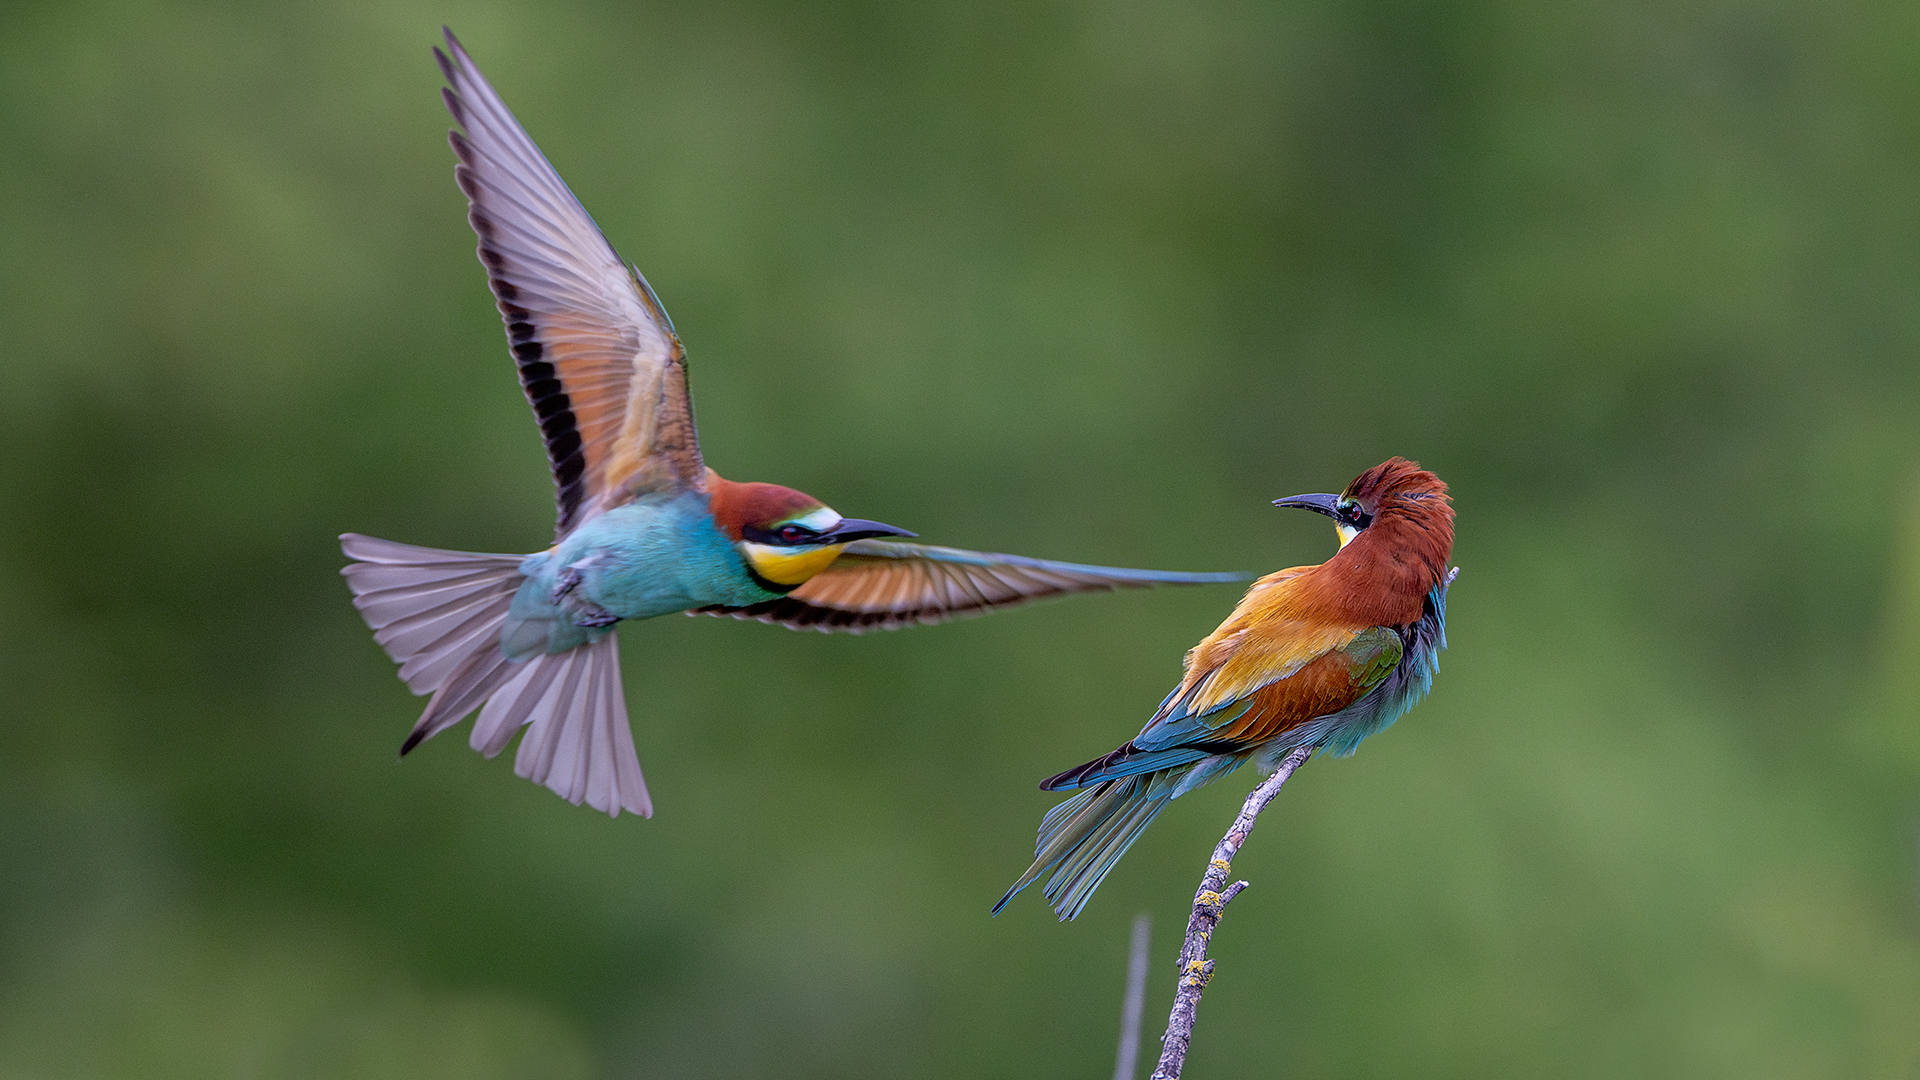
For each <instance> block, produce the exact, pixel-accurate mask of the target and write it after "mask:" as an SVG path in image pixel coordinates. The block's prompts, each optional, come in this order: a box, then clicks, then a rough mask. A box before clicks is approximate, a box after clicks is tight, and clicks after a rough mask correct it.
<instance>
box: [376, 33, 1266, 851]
mask: <svg viewBox="0 0 1920 1080" xmlns="http://www.w3.org/2000/svg"><path fill="white" fill-rule="evenodd" d="M446 39H447V48H448V52H446V53H443V52H441V51H440V50H439V49H435V50H434V55H435V56H436V57H437V58H438V59H439V61H440V67H441V70H442V71H444V72H445V73H446V77H447V81H448V83H450V84H451V89H446V90H443V91H442V96H443V97H444V98H445V99H446V104H447V108H448V109H449V110H450V111H451V112H452V113H453V117H454V120H455V121H456V122H457V123H458V124H459V125H460V127H461V128H463V129H465V133H464V134H462V133H461V132H460V131H454V132H450V133H449V139H450V141H451V142H452V144H453V152H454V154H455V155H456V156H457V157H458V158H459V165H458V166H457V167H456V168H455V170H454V175H455V177H456V179H457V180H458V181H459V184H460V190H461V191H463V192H465V193H466V196H467V200H468V213H467V220H468V221H469V222H471V223H472V225H473V231H474V232H475V233H477V234H479V237H480V248H479V255H480V261H481V263H482V264H483V265H484V266H485V267H486V270H487V277H488V279H489V281H490V282H491V284H492V287H493V294H494V296H495V298H496V299H497V300H498V302H499V307H500V315H501V318H502V319H503V320H504V321H505V323H506V329H507V339H508V343H509V347H510V350H511V352H512V354H513V358H514V361H515V363H516V364H517V366H518V368H519V373H520V385H521V388H522V389H523V390H525V391H526V395H527V401H528V402H529V403H530V404H531V405H532V406H533V411H534V414H535V416H536V417H537V418H538V420H539V423H540V432H541V435H542V436H543V438H544V440H545V442H546V449H547V457H548V459H549V464H550V465H551V468H552V471H553V480H554V485H555V487H556V489H557V496H558V501H559V521H558V523H557V525H556V526H555V529H554V542H553V546H552V547H550V548H548V549H547V550H545V551H541V552H536V553H535V554H532V555H478V554H472V553H469V552H461V551H439V550H435V549H432V548H422V547H414V546H412V545H409V544H400V543H395V542H393V541H391V540H379V539H375V538H373V537H370V536H359V535H356V534H353V533H348V534H346V535H345V536H342V537H341V538H340V540H341V548H342V549H343V550H344V551H345V552H346V554H347V557H348V558H350V559H353V560H355V561H354V562H353V563H351V564H350V565H348V566H347V568H346V569H345V570H343V571H341V572H342V573H343V574H345V575H346V578H347V584H348V585H349V586H350V587H351V588H352V589H353V593H354V601H353V602H354V606H355V607H357V608H359V609H360V613H361V615H362V616H363V617H364V618H365V619H366V621H367V624H368V625H369V626H371V627H372V628H373V631H374V639H375V640H376V641H378V642H379V643H380V644H381V645H382V646H383V647H384V648H385V649H386V651H387V654H388V655H389V656H391V657H392V658H393V659H394V661H395V662H396V663H398V664H399V665H400V678H401V679H403V680H404V681H405V682H406V684H407V685H408V686H409V687H410V688H412V690H413V692H414V693H416V694H423V695H424V694H431V695H433V697H432V699H431V700H430V701H429V702H428V703H427V707H426V711H425V712H423V713H422V714H421V716H420V720H419V722H418V723H417V724H415V725H414V728H413V732H412V733H411V734H410V735H408V736H407V739H406V742H405V743H404V744H403V745H402V746H401V748H400V752H401V753H402V754H405V753H406V752H407V751H409V750H412V749H413V748H414V747H415V746H417V745H419V743H420V741H421V740H423V739H426V738H429V737H431V736H433V735H434V734H436V733H437V732H440V731H442V730H445V729H446V728H448V727H451V726H452V725H454V724H456V723H458V722H460V720H461V719H463V718H465V717H466V716H467V715H468V714H469V713H471V712H473V711H474V710H475V709H479V710H480V718H479V720H478V721H476V722H475V723H474V726H473V735H472V739H471V742H472V745H473V748H474V749H475V750H478V751H480V752H481V753H483V754H485V755H487V756H488V757H492V756H494V755H495V754H498V753H499V752H500V751H501V750H502V749H503V748H505V746H506V745H507V743H508V742H509V741H510V740H511V739H512V737H513V733H514V732H515V731H517V730H519V729H520V728H521V727H522V726H523V725H530V727H529V728H528V732H527V735H526V737H525V738H523V739H521V740H520V749H519V751H518V753H517V754H516V756H515V759H514V771H515V772H517V773H519V774H520V775H521V776H524V777H527V778H528V779H530V780H533V781H534V782H536V783H540V784H544V785H546V786H547V787H549V788H552V789H553V790H554V791H555V792H558V793H559V794H560V795H561V796H562V797H563V798H566V799H567V800H569V801H571V802H573V803H574V804H575V805H578V804H579V803H581V802H585V803H587V804H588V805H589V806H592V807H593V808H595V809H597V810H601V811H604V812H606V813H608V814H611V815H614V816H618V815H619V813H620V811H621V810H628V811H631V812H633V813H636V814H641V815H643V816H650V815H651V814H652V812H653V806H652V802H651V801H650V800H649V798H648V796H647V787H646V782H645V781H644V780H643V779H642V778H641V775H640V761H639V758H638V757H637V756H636V755H635V753H634V749H633V733H632V731H631V730H630V729H629V728H628V726H627V711H626V702H625V697H624V694H623V692H622V690H621V686H620V654H619V648H618V645H617V643H616V641H615V635H614V629H613V628H614V624H616V623H618V622H619V621H620V620H622V619H647V618H652V617H654V616H656V615H665V614H669V613H671V612H676V611H684V612H687V613H689V614H696V613H707V614H713V615H731V616H733V617H735V618H739V619H757V620H759V621H761V622H765V623H780V624H783V625H785V626H789V627H792V628H794V629H813V630H819V631H822V632H832V631H843V632H847V633H855V634H857V633H860V632H861V631H863V630H867V629H874V628H893V627H900V626H908V625H912V624H914V623H936V622H941V621H943V620H945V619H950V618H956V617H960V616H966V615H974V614H980V613H983V612H987V611H991V610H995V609H998V608H1003V607H1010V606H1013V605H1015V604H1020V603H1024V602H1027V601H1030V600H1036V599H1040V598H1042V597H1048V596H1058V595H1062V594H1066V593H1077V592H1094V591H1105V590H1111V589H1117V588H1123V587H1129V586H1143V585H1152V584H1158V583H1175V584H1199V583H1205V582H1219V581H1240V580H1245V575H1241V574H1182V573H1169V572H1161V571H1155V570H1125V569H1117V568H1113V567H1106V566H1082V565H1079V564H1076V563H1063V562H1050V561H1046V560H1042V559H1028V558H1022V557H1020V556H1018V555H994V554H987V553H984V552H977V551H961V550H959V549H956V548H947V547H933V546H929V545H923V544H908V543H901V542H899V541H890V540H882V539H880V538H881V537H888V536H912V535H914V534H913V533H910V532H907V531H906V530H904V529H897V528H894V527H893V526H891V525H882V524H881V523H879V522H877V521H862V520H859V519H857V518H844V517H841V516H840V515H839V514H838V513H835V512H834V511H833V510H831V509H829V508H828V507H826V506H825V505H823V504H822V503H821V502H820V500H818V499H816V498H814V497H813V496H811V495H806V494H803V493H801V492H798V491H794V490H792V489H791V488H784V487H779V486H777V485H774V484H743V483H735V482H734V481H732V480H727V479H724V478H723V477H721V476H720V475H719V474H717V473H715V472H714V471H713V470H712V469H709V468H707V466H706V464H705V463H704V462H703V461H702V460H701V456H700V447H699V444H698V443H697V441H696V440H695V437H694V427H693V409H692V405H691V403H690V401H689V399H688V396H687V370H686V362H685V357H684V354H683V352H682V350H681V347H680V339H679V338H678V337H677V336H676V335H675V334H674V330H673V324H672V323H671V322H670V321H669V320H668V319H667V316H666V313H665V312H664V311H663V310H661V307H660V301H659V300H658V298H656V297H655V296H654V294H653V290H652V289H651V288H650V287H649V286H648V285H647V283H646V280H645V279H644V278H642V277H641V276H640V273H639V271H638V270H636V269H629V268H628V266H627V265H626V264H624V263H622V262H621V260H620V257H619V255H618V254H616V253H615V252H614V250H613V247H612V245H611V244H609V243H608V242H607V240H606V238H605V237H604V236H602V235H601V233H600V230H599V229H598V228H597V227H596V226H595V225H594V223H593V219H592V218H590V217H588V216H587V212H586V210H585V209H583V208H582V207H581V206H580V204H579V202H578V201H576V200H575V199H574V197H573V193H572V192H571V191H569V190H568V189H567V185H566V184H565V182H563V181H562V180H561V179H560V176H559V174H558V173H556V172H554V170H553V167H552V166H551V165H549V164H547V159H546V158H545V157H544V156H542V155H541V153H540V150H539V148H538V147H536V146H535V145H534V144H533V140H532V139H530V138H528V137H527V134H526V132H525V131H524V130H522V129H521V127H520V124H519V122H518V121H516V120H515V119H514V117H513V114H512V113H511V112H509V111H507V107H506V105H505V104H503V103H502V102H501V100H500V97H499V95H498V94H496V93H495V92H494V90H493V87H491V86H489V85H488V84H487V80H486V79H485V78H484V77H482V76H481V74H480V71H479V69H477V68H476V67H475V66H474V64H473V61H472V60H471V59H469V58H468V56H467V54H466V51H465V50H464V49H462V48H461V47H460V43H459V42H458V41H456V40H454V37H453V34H452V33H451V32H448V33H447V34H446ZM449 53H450V54H451V55H450V56H449Z"/></svg>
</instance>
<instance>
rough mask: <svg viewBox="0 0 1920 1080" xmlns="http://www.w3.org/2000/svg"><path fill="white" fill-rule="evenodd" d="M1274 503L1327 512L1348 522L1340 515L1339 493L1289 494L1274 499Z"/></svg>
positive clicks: (1336, 518) (1330, 515)
mask: <svg viewBox="0 0 1920 1080" xmlns="http://www.w3.org/2000/svg"><path fill="white" fill-rule="evenodd" d="M1273 505H1275V506H1292V507H1296V508H1298V509H1301V510H1311V511H1313V512H1314V513H1316V514H1325V515H1327V516H1328V517H1330V518H1332V519H1333V520H1335V521H1338V522H1341V523H1343V524H1344V523H1345V522H1346V519H1345V518H1344V517H1342V516H1341V515H1340V509H1339V507H1340V496H1338V495H1289V496H1287V497H1286V498H1284V499H1275V500H1273Z"/></svg>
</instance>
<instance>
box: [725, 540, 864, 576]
mask: <svg viewBox="0 0 1920 1080" xmlns="http://www.w3.org/2000/svg"><path fill="white" fill-rule="evenodd" d="M845 547H846V545H845V544H816V545H814V546H812V547H797V548H792V547H775V546H774V545H772V544H756V543H754V542H753V541H751V540H748V541H745V542H743V543H741V545H740V550H741V551H743V552H745V553H746V556H747V562H748V564H750V565H751V566H752V567H753V572H754V573H756V574H759V575H760V576H761V577H763V578H766V579H767V580H768V581H771V582H773V583H774V584H775V585H804V584H806V583H807V581H808V579H810V578H812V577H813V575H815V574H817V573H819V572H820V571H822V570H825V569H826V568H827V567H829V566H832V565H833V560H835V559H837V558H839V557H840V551H841V549H843V548H845Z"/></svg>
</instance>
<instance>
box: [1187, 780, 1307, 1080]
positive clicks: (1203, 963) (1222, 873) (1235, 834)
mask: <svg viewBox="0 0 1920 1080" xmlns="http://www.w3.org/2000/svg"><path fill="white" fill-rule="evenodd" d="M1312 753H1313V747H1311V746H1302V747H1298V748H1296V749H1295V750H1294V751H1293V752H1291V753H1289V754H1288V755H1287V756H1286V757H1284V758H1281V759H1280V764H1279V766H1278V767H1277V768H1275V769H1274V770H1273V775H1272V776H1269V777H1267V778H1266V779H1265V780H1262V781H1261V782H1260V786H1259V787H1257V788H1254V789H1253V792H1252V793H1251V794H1249V795H1248V796H1247V801H1246V802H1244V803H1241V804H1240V816H1239V817H1236V818H1234V819H1233V827H1232V828H1231V829H1228V830H1227V835H1225V836H1223V837H1221V838H1220V843H1219V844H1218V845H1216V846H1215V847H1214V849H1213V858H1212V860H1211V861H1209V862H1208V863H1207V873H1206V876H1204V877H1202V878H1201V879H1200V891H1199V892H1197V893H1195V894H1194V895H1193V915H1192V916H1191V917H1189V918H1188V919H1187V940H1186V943H1185V944H1184V945H1182V946H1181V947H1180V983H1179V988H1178V989H1177V990H1175V991H1174V995H1173V1012H1172V1014H1171V1015H1169V1016H1168V1017H1167V1033H1166V1034H1165V1035H1163V1036H1161V1038H1160V1044H1161V1049H1160V1064H1159V1065H1158V1066H1157V1067H1155V1068H1154V1070H1153V1077H1152V1080H1178V1077H1179V1076H1180V1070H1181V1068H1182V1067H1184V1066H1185V1065H1186V1061H1187V1044H1188V1043H1190V1042H1192V1041H1193V1021H1194V1017H1195V1015H1196V1014H1197V1013H1198V1012H1199V1010H1200V995H1201V993H1202V992H1203V991H1205V990H1206V988H1207V982H1208V980H1210V979H1212V978H1213V961H1212V960H1209V959H1207V943H1208V942H1209V941H1211V940H1212V939H1213V928H1214V927H1215V926H1217V925H1219V923H1220V916H1221V914H1222V913H1223V912H1225V911H1226V909H1227V904H1228V903H1229V902H1230V901H1231V900H1232V899H1233V898H1234V897H1236V896H1238V895H1240V890H1241V889H1244V888H1246V887H1247V883H1246V882H1244V881H1236V882H1234V883H1233V884H1232V885H1231V886H1229V885H1228V884H1227V875H1228V874H1231V873H1232V872H1233V857H1234V856H1235V855H1238V854H1239V853H1240V845H1241V844H1244V843H1246V842H1247V834H1248V833H1250V832H1252V831H1253V823H1254V821H1255V820H1256V819H1258V818H1259V817H1260V811H1262V810H1265V809H1266V808H1267V804H1268V803H1269V802H1272V801H1273V797H1274V796H1275V795H1277V794H1279V792H1280V785H1282V784H1284V783H1286V782H1287V778H1288V777H1290V776H1292V775H1293V771H1294V770H1295V769H1298V768H1299V767H1300V765H1301V763H1302V762H1304V761H1306V760H1307V757H1308V756H1309V755H1310V754H1312Z"/></svg>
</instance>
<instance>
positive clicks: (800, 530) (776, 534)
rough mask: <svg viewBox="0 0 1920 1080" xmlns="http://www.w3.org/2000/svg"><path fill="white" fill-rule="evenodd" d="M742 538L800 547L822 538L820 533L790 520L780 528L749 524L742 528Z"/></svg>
mask: <svg viewBox="0 0 1920 1080" xmlns="http://www.w3.org/2000/svg"><path fill="white" fill-rule="evenodd" d="M740 538H741V539H743V540H751V541H753V542H754V543H756V544H772V545H775V546H776V547H798V546H803V545H806V544H811V543H814V542H816V541H818V540H819V539H820V534H819V533H818V532H816V531H814V530H813V529H809V528H807V527H806V526H805V525H796V524H794V523H793V522H791V521H789V522H787V523H786V524H784V525H781V526H779V527H778V528H773V529H763V528H761V527H760V526H758V525H748V526H745V527H743V528H742V529H741V530H740Z"/></svg>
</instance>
